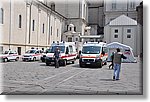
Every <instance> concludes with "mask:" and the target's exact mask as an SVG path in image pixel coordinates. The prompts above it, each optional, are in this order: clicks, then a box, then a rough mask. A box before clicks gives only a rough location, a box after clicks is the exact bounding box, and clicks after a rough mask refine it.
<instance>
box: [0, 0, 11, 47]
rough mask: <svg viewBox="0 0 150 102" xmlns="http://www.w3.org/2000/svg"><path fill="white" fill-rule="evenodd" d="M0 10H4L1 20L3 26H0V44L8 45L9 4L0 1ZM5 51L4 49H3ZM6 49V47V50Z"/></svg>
mask: <svg viewBox="0 0 150 102" xmlns="http://www.w3.org/2000/svg"><path fill="white" fill-rule="evenodd" d="M1 8H3V10H4V18H3V24H0V29H1V30H2V32H1V33H2V34H1V35H2V36H1V37H2V38H1V40H0V43H5V44H6V43H8V42H9V34H10V31H9V29H10V18H7V17H10V3H9V2H6V1H5V0H1ZM4 49H5V48H4ZM6 49H8V47H7V48H6Z"/></svg>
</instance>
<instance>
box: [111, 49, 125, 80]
mask: <svg viewBox="0 0 150 102" xmlns="http://www.w3.org/2000/svg"><path fill="white" fill-rule="evenodd" d="M116 50H117V52H115V53H114V60H113V63H114V75H113V80H119V74H120V69H121V59H122V58H123V59H126V58H127V57H125V56H124V55H123V54H122V52H120V49H119V48H117V49H116Z"/></svg>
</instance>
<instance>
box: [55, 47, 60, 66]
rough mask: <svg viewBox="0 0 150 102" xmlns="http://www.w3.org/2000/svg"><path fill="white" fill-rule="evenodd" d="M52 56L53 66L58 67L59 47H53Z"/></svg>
mask: <svg viewBox="0 0 150 102" xmlns="http://www.w3.org/2000/svg"><path fill="white" fill-rule="evenodd" d="M54 58H55V68H59V59H60V50H59V47H57V48H56V49H55V52H54Z"/></svg>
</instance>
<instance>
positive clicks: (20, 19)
mask: <svg viewBox="0 0 150 102" xmlns="http://www.w3.org/2000/svg"><path fill="white" fill-rule="evenodd" d="M21 21H22V17H21V15H19V28H21V23H22V22H21Z"/></svg>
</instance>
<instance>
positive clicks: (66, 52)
mask: <svg viewBox="0 0 150 102" xmlns="http://www.w3.org/2000/svg"><path fill="white" fill-rule="evenodd" d="M57 47H58V48H59V49H60V60H59V64H60V65H64V66H66V64H67V63H68V62H72V63H74V62H75V60H76V58H77V52H76V47H75V42H60V43H59V42H57V43H55V42H53V43H52V45H51V47H50V50H48V52H47V54H46V58H45V63H46V65H50V64H55V59H54V51H55V50H56V48H57Z"/></svg>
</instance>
